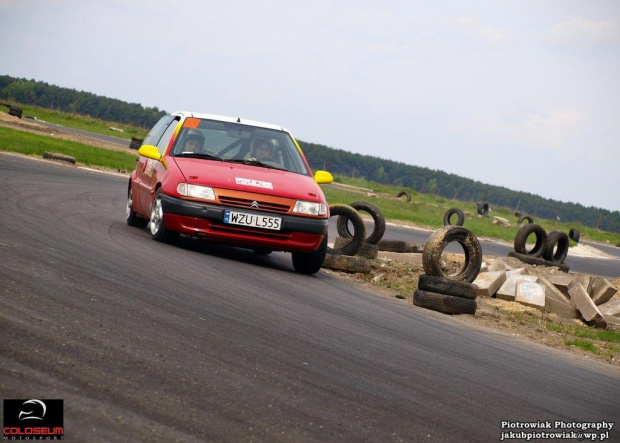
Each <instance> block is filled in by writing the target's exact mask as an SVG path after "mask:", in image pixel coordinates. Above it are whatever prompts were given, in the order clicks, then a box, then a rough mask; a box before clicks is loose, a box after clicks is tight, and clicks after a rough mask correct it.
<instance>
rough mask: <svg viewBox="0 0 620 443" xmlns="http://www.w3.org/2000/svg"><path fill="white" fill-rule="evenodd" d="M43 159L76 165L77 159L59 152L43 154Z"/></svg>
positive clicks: (45, 152)
mask: <svg viewBox="0 0 620 443" xmlns="http://www.w3.org/2000/svg"><path fill="white" fill-rule="evenodd" d="M43 158H48V159H50V160H60V161H63V162H67V163H71V164H72V165H74V164H75V157H71V156H70V155H65V154H61V153H59V152H48V151H44V152H43Z"/></svg>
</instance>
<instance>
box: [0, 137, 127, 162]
mask: <svg viewBox="0 0 620 443" xmlns="http://www.w3.org/2000/svg"><path fill="white" fill-rule="evenodd" d="M0 150H2V151H10V152H20V153H22V154H28V155H43V153H44V152H45V151H49V152H58V153H61V154H66V155H70V156H72V157H75V159H76V161H77V162H80V163H83V164H84V165H87V166H103V167H106V168H111V169H114V170H117V171H121V172H129V171H132V170H133V168H134V167H135V165H136V157H137V154H130V153H126V152H118V151H110V150H108V149H102V148H96V147H93V146H88V145H83V144H81V143H77V142H71V141H66V140H59V139H55V138H53V137H47V136H44V135H36V134H31V133H29V132H24V131H19V130H16V129H9V128H0Z"/></svg>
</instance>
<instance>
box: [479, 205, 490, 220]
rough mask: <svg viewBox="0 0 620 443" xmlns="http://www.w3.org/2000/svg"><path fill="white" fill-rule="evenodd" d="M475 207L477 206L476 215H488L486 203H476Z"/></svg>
mask: <svg viewBox="0 0 620 443" xmlns="http://www.w3.org/2000/svg"><path fill="white" fill-rule="evenodd" d="M476 206H478V211H477V212H478V214H479V215H482V216H483V217H486V216H488V215H489V204H488V203H483V202H480V203H476Z"/></svg>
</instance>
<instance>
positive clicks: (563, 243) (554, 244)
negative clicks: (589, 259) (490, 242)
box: [508, 223, 578, 272]
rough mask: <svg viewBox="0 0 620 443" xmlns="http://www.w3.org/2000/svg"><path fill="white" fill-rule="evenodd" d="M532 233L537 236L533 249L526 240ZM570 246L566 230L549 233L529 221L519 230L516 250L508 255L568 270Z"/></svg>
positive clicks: (532, 262) (526, 261) (515, 244)
mask: <svg viewBox="0 0 620 443" xmlns="http://www.w3.org/2000/svg"><path fill="white" fill-rule="evenodd" d="M577 232H578V231H577ZM530 235H534V236H535V237H536V243H535V244H534V247H533V248H532V249H530V250H528V249H527V246H526V242H527V239H528V237H529V236H530ZM573 235H574V234H573ZM577 238H578V237H577ZM568 246H569V242H568V235H566V233H565V232H562V231H551V232H550V233H549V234H547V232H546V231H545V229H544V228H543V227H542V226H540V225H537V224H534V223H528V224H526V225H523V226H522V227H521V228H520V229H519V231H518V232H517V235H516V236H515V241H514V252H509V253H508V256H509V257H514V258H518V259H519V260H521V261H522V262H523V263H528V264H531V265H544V266H557V267H558V268H560V270H562V271H563V272H568V271H569V266H568V265H567V264H564V260H565V259H566V256H567V255H568Z"/></svg>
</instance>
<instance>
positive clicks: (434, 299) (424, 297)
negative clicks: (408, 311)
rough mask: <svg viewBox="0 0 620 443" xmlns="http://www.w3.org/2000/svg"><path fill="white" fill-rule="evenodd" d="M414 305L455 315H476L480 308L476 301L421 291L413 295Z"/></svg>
mask: <svg viewBox="0 0 620 443" xmlns="http://www.w3.org/2000/svg"><path fill="white" fill-rule="evenodd" d="M413 304H414V305H416V306H419V307H421V308H425V309H432V310H433V311H438V312H442V313H444V314H453V315H454V314H457V315H458V314H471V315H473V314H475V313H476V308H477V307H478V305H477V304H476V300H472V299H469V298H463V297H455V296H453V295H446V294H439V293H437V292H429V291H423V290H420V289H418V290H416V291H415V292H414V293H413Z"/></svg>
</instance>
